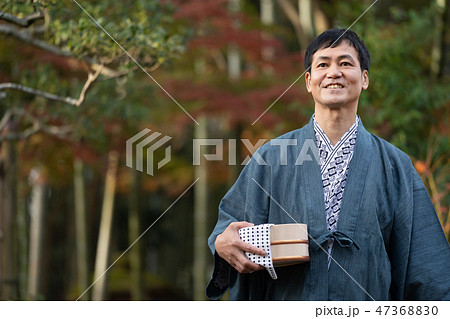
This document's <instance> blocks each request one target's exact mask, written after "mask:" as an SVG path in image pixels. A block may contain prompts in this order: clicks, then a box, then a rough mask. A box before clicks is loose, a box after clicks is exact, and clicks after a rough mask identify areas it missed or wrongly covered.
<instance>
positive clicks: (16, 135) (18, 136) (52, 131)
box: [0, 108, 72, 143]
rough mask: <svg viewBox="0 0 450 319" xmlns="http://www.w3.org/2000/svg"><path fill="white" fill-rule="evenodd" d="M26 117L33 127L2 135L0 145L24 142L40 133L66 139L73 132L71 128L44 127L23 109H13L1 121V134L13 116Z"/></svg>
mask: <svg viewBox="0 0 450 319" xmlns="http://www.w3.org/2000/svg"><path fill="white" fill-rule="evenodd" d="M14 114H15V115H19V116H24V117H25V118H26V119H27V120H29V121H30V122H32V126H31V127H29V128H27V129H26V130H24V131H22V132H8V133H6V134H3V135H0V143H1V142H3V141H11V140H22V139H26V138H29V137H30V136H32V135H33V134H36V133H38V132H45V133H47V134H49V135H54V136H58V137H64V136H65V135H67V134H68V133H70V132H72V127H71V126H62V127H61V126H54V125H44V124H42V122H41V121H39V120H38V119H37V118H35V117H33V116H32V115H31V114H30V113H28V112H26V111H25V110H23V109H18V108H11V109H9V110H8V111H6V113H5V115H4V116H3V118H2V119H1V121H0V123H2V125H1V126H0V132H1V131H2V130H3V129H4V128H5V127H6V123H8V122H9V119H10V118H11V116H12V115H14Z"/></svg>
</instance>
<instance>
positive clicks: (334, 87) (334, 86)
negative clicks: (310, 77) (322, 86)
mask: <svg viewBox="0 0 450 319" xmlns="http://www.w3.org/2000/svg"><path fill="white" fill-rule="evenodd" d="M343 87H344V86H342V85H340V84H330V85H327V86H326V88H327V89H342V88H343Z"/></svg>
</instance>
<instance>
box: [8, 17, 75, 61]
mask: <svg viewBox="0 0 450 319" xmlns="http://www.w3.org/2000/svg"><path fill="white" fill-rule="evenodd" d="M0 33H3V34H6V35H9V36H13V37H14V38H16V39H18V40H21V41H23V42H25V43H28V44H31V45H34V46H35V47H38V48H40V49H43V50H45V51H49V52H52V53H54V54H57V55H62V56H66V57H72V56H73V55H72V53H71V52H70V51H65V50H62V49H61V48H59V47H57V46H54V45H51V44H49V43H48V42H45V41H42V40H39V39H36V38H34V37H33V36H32V35H31V34H30V33H29V32H27V31H23V30H21V29H19V28H17V27H14V26H12V25H8V24H0Z"/></svg>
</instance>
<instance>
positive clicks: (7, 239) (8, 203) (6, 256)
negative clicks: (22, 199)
mask: <svg viewBox="0 0 450 319" xmlns="http://www.w3.org/2000/svg"><path fill="white" fill-rule="evenodd" d="M15 129H16V123H15V122H14V120H13V119H12V118H11V119H10V122H9V124H8V126H7V128H6V129H5V134H8V133H12V132H13V131H15ZM1 148H2V149H1V156H2V172H1V177H0V178H2V187H1V188H2V203H0V206H1V208H0V209H1V212H0V226H1V229H0V255H1V264H0V271H1V274H0V279H1V281H0V294H1V295H0V298H1V300H17V299H18V296H19V292H18V287H19V282H18V276H17V270H18V259H17V235H16V219H17V217H16V215H17V171H18V169H17V145H16V142H15V141H7V140H5V141H3V142H2V143H1Z"/></svg>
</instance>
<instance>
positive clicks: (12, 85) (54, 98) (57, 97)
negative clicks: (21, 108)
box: [0, 67, 102, 106]
mask: <svg viewBox="0 0 450 319" xmlns="http://www.w3.org/2000/svg"><path fill="white" fill-rule="evenodd" d="M101 71H102V67H99V68H98V69H97V71H96V72H95V73H94V74H92V73H89V75H88V79H87V81H86V83H84V86H83V88H82V89H81V93H80V97H79V98H78V99H74V98H71V97H66V96H60V95H56V94H53V93H48V92H44V91H41V90H37V89H33V88H30V87H28V86H25V85H22V84H18V83H10V82H9V83H0V92H1V91H2V90H18V91H22V92H25V93H29V94H33V95H37V96H42V97H43V98H46V99H48V100H52V101H58V102H63V103H66V104H70V105H74V106H80V105H81V104H82V103H83V102H84V99H85V97H86V92H87V90H88V89H89V87H90V86H91V84H92V83H93V82H94V81H95V80H96V79H97V78H98V76H99V75H100V72H101Z"/></svg>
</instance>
